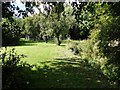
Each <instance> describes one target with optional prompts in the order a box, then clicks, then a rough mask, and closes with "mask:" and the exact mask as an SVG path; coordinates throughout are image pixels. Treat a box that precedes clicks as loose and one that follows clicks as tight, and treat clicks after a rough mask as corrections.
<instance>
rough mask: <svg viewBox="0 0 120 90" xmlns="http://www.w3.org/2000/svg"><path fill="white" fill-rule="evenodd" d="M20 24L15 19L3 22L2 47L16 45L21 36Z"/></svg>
mask: <svg viewBox="0 0 120 90" xmlns="http://www.w3.org/2000/svg"><path fill="white" fill-rule="evenodd" d="M21 31H22V30H21V28H20V25H19V22H18V21H17V20H15V19H14V18H10V19H3V20H2V45H3V46H8V45H16V44H17V43H18V42H19V39H20V36H21Z"/></svg>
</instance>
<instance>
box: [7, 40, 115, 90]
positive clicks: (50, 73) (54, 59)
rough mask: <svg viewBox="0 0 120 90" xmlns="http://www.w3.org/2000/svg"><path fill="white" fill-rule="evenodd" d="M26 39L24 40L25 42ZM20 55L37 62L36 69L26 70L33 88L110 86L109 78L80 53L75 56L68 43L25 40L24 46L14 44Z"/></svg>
mask: <svg viewBox="0 0 120 90" xmlns="http://www.w3.org/2000/svg"><path fill="white" fill-rule="evenodd" d="M22 42H23V41H22ZM13 47H14V48H15V49H16V50H17V52H18V53H19V54H25V55H27V57H26V58H24V59H22V60H23V61H27V62H28V63H30V64H37V66H35V67H34V69H29V68H28V67H27V68H28V69H26V68H25V69H23V70H22V73H24V76H25V79H26V80H27V82H29V87H30V88H41V87H42V88H50V87H54V88H105V87H106V88H110V87H113V86H111V85H110V84H109V83H108V81H107V79H106V78H105V77H104V76H103V75H101V74H99V73H98V72H99V71H96V70H94V69H93V68H92V67H90V66H89V65H88V64H87V63H85V62H83V61H82V60H81V59H80V57H79V56H76V55H73V53H72V52H70V51H69V50H68V49H67V47H66V43H63V44H62V45H61V46H56V44H54V43H49V42H48V43H45V42H28V41H25V42H23V43H22V44H21V45H20V46H11V47H9V48H13Z"/></svg>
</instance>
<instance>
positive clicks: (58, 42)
mask: <svg viewBox="0 0 120 90" xmlns="http://www.w3.org/2000/svg"><path fill="white" fill-rule="evenodd" d="M56 38H57V45H58V46H60V44H61V41H60V38H59V36H57V37H56Z"/></svg>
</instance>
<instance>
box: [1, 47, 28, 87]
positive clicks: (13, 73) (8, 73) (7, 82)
mask: <svg viewBox="0 0 120 90" xmlns="http://www.w3.org/2000/svg"><path fill="white" fill-rule="evenodd" d="M1 52H2V58H1V60H2V74H3V75H2V76H3V77H2V86H3V89H13V88H14V89H19V88H25V87H27V86H28V84H27V79H25V77H24V73H23V72H22V67H23V66H29V64H26V63H25V62H22V61H20V59H21V58H24V57H25V55H23V54H22V55H18V54H17V53H16V51H15V49H14V48H13V49H11V50H7V48H2V51H1Z"/></svg>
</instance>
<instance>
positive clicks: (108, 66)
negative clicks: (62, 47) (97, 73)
mask: <svg viewBox="0 0 120 90" xmlns="http://www.w3.org/2000/svg"><path fill="white" fill-rule="evenodd" d="M94 7H95V12H94V20H93V23H94V27H93V29H92V30H91V31H90V36H89V38H90V39H88V40H86V41H81V42H80V43H79V44H78V45H77V46H76V48H77V50H78V51H79V54H80V55H81V58H82V59H83V60H87V62H88V63H90V64H91V66H93V67H95V68H98V69H100V70H101V72H102V73H103V74H104V75H105V76H106V77H107V78H108V80H109V81H110V82H112V83H113V82H117V83H118V87H119V78H120V76H119V75H120V74H119V73H120V72H119V68H120V66H119V63H120V62H119V55H120V52H119V49H120V48H119V47H120V45H119V42H120V41H119V40H120V36H119V35H118V34H119V33H120V32H119V21H120V19H119V16H112V14H111V11H110V5H109V4H107V3H96V4H95V5H94Z"/></svg>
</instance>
